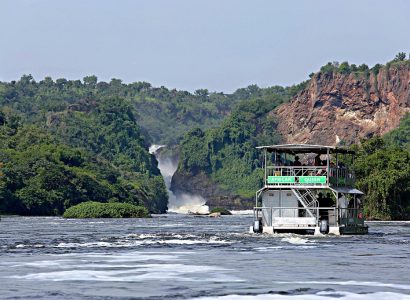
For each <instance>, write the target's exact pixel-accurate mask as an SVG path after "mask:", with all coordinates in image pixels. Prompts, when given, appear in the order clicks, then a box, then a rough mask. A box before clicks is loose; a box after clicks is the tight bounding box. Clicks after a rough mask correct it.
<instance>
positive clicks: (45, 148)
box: [0, 126, 167, 215]
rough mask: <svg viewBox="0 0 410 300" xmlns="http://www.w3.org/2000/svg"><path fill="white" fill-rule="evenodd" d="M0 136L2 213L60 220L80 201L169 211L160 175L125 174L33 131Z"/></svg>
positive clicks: (3, 130)
mask: <svg viewBox="0 0 410 300" xmlns="http://www.w3.org/2000/svg"><path fill="white" fill-rule="evenodd" d="M0 136H1V140H2V143H1V146H0V162H1V164H0V168H1V169H0V173H1V174H0V211H2V212H7V213H17V214H24V215H60V214H62V213H63V211H64V210H65V209H66V208H68V207H70V206H72V205H75V204H77V203H80V202H84V201H99V202H108V201H112V199H116V200H117V201H119V202H129V203H133V204H137V205H145V206H146V207H149V208H150V209H151V210H152V211H158V212H159V211H165V210H166V201H164V199H165V200H166V196H167V195H166V191H165V188H163V187H162V186H163V182H162V178H161V177H160V176H153V177H152V178H150V177H148V176H147V175H138V173H131V172H127V173H125V171H123V170H122V169H120V168H117V167H115V166H113V165H112V164H111V163H110V162H109V161H107V160H106V159H104V158H103V157H95V155H91V154H90V153H89V152H87V151H85V150H82V149H78V148H73V147H71V146H68V145H64V144H62V143H61V142H59V141H58V139H57V138H56V137H53V136H52V135H50V134H49V133H47V132H45V131H44V130H41V129H38V128H37V127H35V126H23V127H19V128H18V130H17V131H16V132H15V131H13V130H10V129H9V128H7V127H6V126H1V127H0ZM141 176H142V177H141ZM147 191H148V192H147ZM158 195H159V196H158ZM158 200H161V201H158ZM158 202H159V203H158ZM163 203H165V204H163ZM164 206H165V207H164Z"/></svg>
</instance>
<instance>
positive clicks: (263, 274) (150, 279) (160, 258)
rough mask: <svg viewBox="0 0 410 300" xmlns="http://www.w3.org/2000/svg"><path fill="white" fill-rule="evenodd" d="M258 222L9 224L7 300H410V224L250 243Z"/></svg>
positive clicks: (3, 289) (3, 276) (172, 217)
mask: <svg viewBox="0 0 410 300" xmlns="http://www.w3.org/2000/svg"><path fill="white" fill-rule="evenodd" d="M251 223H252V216H250V215H234V216H225V217H221V218H209V217H195V216H190V215H179V214H167V215H156V216H154V217H153V218H151V219H97V220H93V219H89V220H74V219H62V218H58V217H3V219H2V221H1V222H0V298H1V299H39V298H40V299H134V298H141V299H191V298H195V299H223V300H229V299H258V300H259V299H328V298H332V299H335V298H338V299H391V300H394V299H410V276H409V267H410V258H409V257H410V247H409V246H410V223H409V222H396V223H389V222H386V223H383V222H381V223H377V222H374V223H373V222H372V223H369V227H370V230H369V231H370V234H369V235H364V236H341V237H330V236H326V237H313V236H298V235H291V234H282V235H273V236H272V235H255V234H249V233H248V232H247V231H248V228H249V225H250V224H251Z"/></svg>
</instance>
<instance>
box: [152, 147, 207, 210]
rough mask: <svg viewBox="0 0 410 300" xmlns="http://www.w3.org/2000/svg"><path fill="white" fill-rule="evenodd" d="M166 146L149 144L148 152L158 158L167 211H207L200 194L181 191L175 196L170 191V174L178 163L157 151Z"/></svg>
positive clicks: (171, 174)
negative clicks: (165, 193)
mask: <svg viewBox="0 0 410 300" xmlns="http://www.w3.org/2000/svg"><path fill="white" fill-rule="evenodd" d="M163 147H166V146H165V145H151V146H150V147H149V153H151V154H154V155H155V157H156V158H157V160H158V169H159V170H160V171H161V175H162V177H163V178H164V181H165V186H166V187H167V190H168V195H169V200H168V212H174V213H180V214H188V213H193V214H207V213H209V207H208V206H207V205H205V203H206V200H205V199H204V198H203V197H201V196H200V195H192V194H188V193H181V194H178V196H176V195H175V194H174V193H173V192H172V191H171V180H172V176H173V175H174V173H175V172H176V170H177V168H178V163H177V162H176V161H175V160H173V159H172V158H171V157H166V156H164V155H161V154H160V153H159V151H158V150H159V149H161V148H163Z"/></svg>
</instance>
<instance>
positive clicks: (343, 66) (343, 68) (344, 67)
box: [339, 61, 350, 74]
mask: <svg viewBox="0 0 410 300" xmlns="http://www.w3.org/2000/svg"><path fill="white" fill-rule="evenodd" d="M339 72H340V73H342V74H348V73H350V66H349V63H348V62H347V61H344V62H342V63H341V64H340V66H339Z"/></svg>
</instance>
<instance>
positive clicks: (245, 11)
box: [0, 0, 410, 92]
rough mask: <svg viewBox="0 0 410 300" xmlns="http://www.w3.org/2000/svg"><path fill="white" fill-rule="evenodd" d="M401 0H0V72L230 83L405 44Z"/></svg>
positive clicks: (268, 79)
mask: <svg viewBox="0 0 410 300" xmlns="http://www.w3.org/2000/svg"><path fill="white" fill-rule="evenodd" d="M409 13H410V1H405V0H396V1H377V0H372V1H370V0H361V1H357V0H356V1H352V0H344V1H338V0H333V1H324V0H311V1H303V0H299V1H291V0H287V1H267V0H252V1H251V0H249V1H241V0H149V1H148V0H146V1H138V0H112V1H106V0H65V1H62V0H59V1H57V0H10V1H9V0H0V26H1V31H2V34H1V39H0V40H1V42H0V80H2V81H9V80H14V79H18V78H20V76H21V75H22V74H32V75H33V76H34V77H35V79H37V80H40V79H42V78H44V77H45V76H51V77H53V78H54V79H57V78H61V77H64V78H69V79H81V78H83V77H84V76H86V75H91V74H95V75H97V77H98V78H99V80H105V81H108V80H110V79H111V78H120V79H122V80H123V81H124V82H134V81H148V82H150V83H152V84H153V85H155V86H161V85H164V86H166V87H168V88H177V89H185V90H189V91H194V90H195V89H198V88H207V89H209V90H211V91H223V92H232V91H234V90H235V89H237V88H240V87H245V86H247V85H249V84H257V85H259V86H261V87H266V86H272V85H276V84H278V85H292V84H295V83H299V82H301V81H302V80H305V79H307V78H308V74H309V73H311V72H313V71H316V70H318V69H319V68H320V66H321V65H323V64H325V63H327V62H328V61H340V62H342V61H346V60H347V61H349V62H351V63H356V64H361V63H367V64H369V65H370V66H372V65H374V64H376V63H385V62H386V61H388V60H390V59H392V58H393V57H394V55H395V54H396V53H397V52H399V51H404V52H406V53H408V52H409V51H410V34H409V28H410V17H409Z"/></svg>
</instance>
